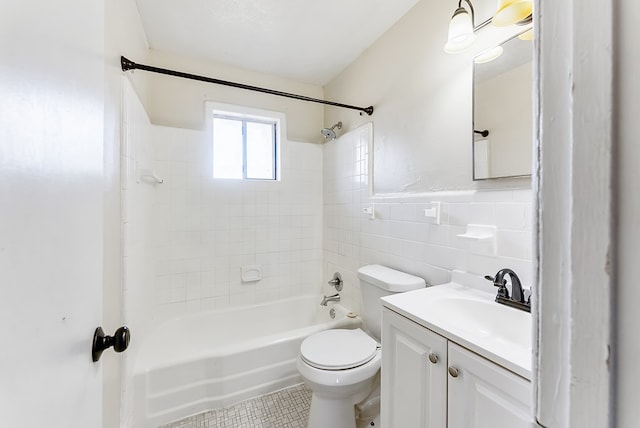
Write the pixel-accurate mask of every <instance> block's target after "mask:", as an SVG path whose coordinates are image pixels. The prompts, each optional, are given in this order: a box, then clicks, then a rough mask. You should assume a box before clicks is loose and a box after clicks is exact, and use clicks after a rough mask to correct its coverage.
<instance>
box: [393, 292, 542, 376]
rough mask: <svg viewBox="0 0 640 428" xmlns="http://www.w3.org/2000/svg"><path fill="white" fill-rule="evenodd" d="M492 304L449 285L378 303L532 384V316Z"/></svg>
mask: <svg viewBox="0 0 640 428" xmlns="http://www.w3.org/2000/svg"><path fill="white" fill-rule="evenodd" d="M494 299H495V294H490V293H486V292H483V291H479V290H477V289H474V288H469V287H466V286H464V285H460V284H457V283H454V282H451V283H448V284H442V285H436V286H432V287H428V288H422V289H419V290H414V291H409V292H406V293H399V294H394V295H391V296H387V297H383V298H382V304H383V305H384V306H385V307H386V308H389V309H391V310H392V311H394V312H397V313H399V314H400V315H403V316H405V317H406V318H409V319H411V320H412V321H414V322H416V323H418V324H420V325H422V326H423V327H426V328H428V329H429V330H431V331H433V332H435V333H438V334H440V335H441V336H444V337H446V338H447V339H449V340H451V341H453V342H455V343H457V344H459V345H461V346H463V347H465V348H467V349H469V350H471V351H473V352H475V353H477V354H479V355H481V356H483V357H485V358H487V359H488V360H491V361H493V362H495V363H496V364H498V365H500V366H503V367H505V368H506V369H508V370H510V371H512V372H514V373H516V374H518V375H520V376H522V377H523V378H525V379H527V380H531V363H532V358H533V356H532V351H531V349H532V348H531V337H532V328H531V314H530V313H528V312H525V311H522V310H519V309H514V308H510V307H508V306H505V305H502V304H499V303H496V302H495V301H494Z"/></svg>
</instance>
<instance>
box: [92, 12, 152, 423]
mask: <svg viewBox="0 0 640 428" xmlns="http://www.w3.org/2000/svg"><path fill="white" fill-rule="evenodd" d="M104 8H105V19H104V25H105V57H104V67H105V112H104V123H105V126H104V172H105V174H104V180H105V182H104V233H103V236H104V271H103V272H104V274H103V299H104V316H103V327H104V329H105V331H106V332H107V333H109V334H110V333H113V331H115V329H117V328H118V327H120V326H121V325H122V324H123V322H124V319H123V315H122V304H123V302H122V267H121V245H122V243H121V239H120V235H121V225H120V208H121V207H120V132H121V128H122V124H121V114H120V113H121V112H120V107H121V103H122V90H121V79H122V77H121V76H122V71H121V69H120V55H129V56H130V55H135V56H136V57H138V58H146V55H147V43H146V39H145V35H144V31H143V30H142V24H141V22H140V17H139V16H138V9H137V6H136V3H135V0H119V1H106V2H104ZM129 78H130V79H131V80H132V81H133V83H134V86H135V87H136V89H137V91H138V93H140V94H141V96H142V99H143V100H145V99H146V82H145V76H144V75H143V74H141V73H138V74H137V75H135V76H129ZM136 342H137V335H136V332H135V331H134V332H133V341H132V343H133V344H134V345H135V344H136ZM120 363H121V357H120V355H118V354H115V353H111V352H108V353H104V355H103V357H102V364H103V365H104V368H105V370H104V400H103V405H104V413H103V426H104V427H105V428H107V427H115V426H119V424H120V418H121V414H122V410H121V406H120V402H121V400H120V399H121V397H120V395H121V394H120V391H121V382H120V379H121V367H120Z"/></svg>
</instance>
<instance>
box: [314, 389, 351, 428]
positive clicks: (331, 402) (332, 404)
mask: <svg viewBox="0 0 640 428" xmlns="http://www.w3.org/2000/svg"><path fill="white" fill-rule="evenodd" d="M307 427H308V428H327V427H332V428H356V412H355V406H354V405H353V403H352V402H351V400H350V399H348V398H342V399H330V398H324V397H318V396H313V397H312V398H311V409H310V410H309V425H307Z"/></svg>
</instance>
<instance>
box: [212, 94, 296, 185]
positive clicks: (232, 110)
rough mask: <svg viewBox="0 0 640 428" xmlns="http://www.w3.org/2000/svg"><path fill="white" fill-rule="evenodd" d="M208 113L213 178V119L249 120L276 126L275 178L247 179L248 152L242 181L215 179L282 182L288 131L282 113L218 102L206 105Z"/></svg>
mask: <svg viewBox="0 0 640 428" xmlns="http://www.w3.org/2000/svg"><path fill="white" fill-rule="evenodd" d="M205 113H206V128H207V136H208V140H207V141H209V142H210V144H211V166H212V170H211V177H213V174H214V172H213V144H214V141H213V117H214V115H215V116H218V117H225V118H229V119H237V120H247V121H250V122H258V123H273V124H275V135H274V139H275V147H274V149H275V153H274V168H275V177H274V178H273V179H270V178H268V179H260V178H247V177H246V151H244V159H243V173H242V175H243V177H242V178H241V179H227V178H215V179H216V180H249V181H267V182H268V181H280V180H281V170H282V168H281V155H280V154H281V153H282V150H281V147H282V141H283V140H284V138H285V135H286V134H285V130H286V129H287V124H286V116H285V114H284V113H282V112H278V111H272V110H263V109H258V108H253V107H246V106H239V105H234V104H225V103H217V102H206V103H205Z"/></svg>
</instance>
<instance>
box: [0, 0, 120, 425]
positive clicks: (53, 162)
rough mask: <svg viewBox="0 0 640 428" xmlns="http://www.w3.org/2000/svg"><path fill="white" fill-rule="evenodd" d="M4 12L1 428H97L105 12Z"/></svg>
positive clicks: (0, 34)
mask: <svg viewBox="0 0 640 428" xmlns="http://www.w3.org/2000/svg"><path fill="white" fill-rule="evenodd" d="M1 5H2V6H1V9H0V426H2V427H53V428H58V427H60V428H96V427H100V426H101V425H102V371H101V368H100V363H98V364H94V363H93V362H92V359H91V342H92V336H93V332H94V329H95V328H96V327H97V326H98V325H100V322H101V319H102V298H101V295H102V233H103V209H102V192H103V132H104V129H103V111H104V11H103V7H104V5H103V2H101V1H86V0H60V1H55V2H47V1H44V2H43V1H40V0H19V1H15V0H1ZM108 333H112V332H108Z"/></svg>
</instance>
